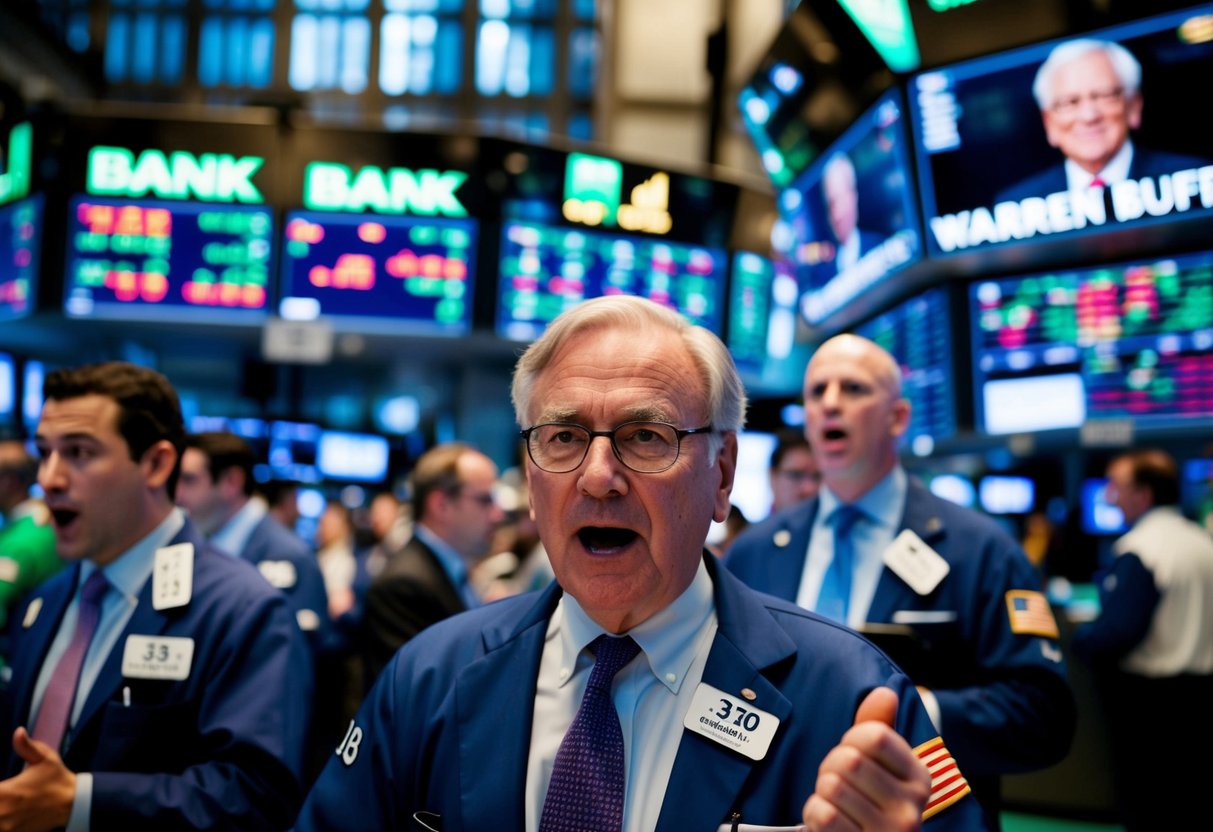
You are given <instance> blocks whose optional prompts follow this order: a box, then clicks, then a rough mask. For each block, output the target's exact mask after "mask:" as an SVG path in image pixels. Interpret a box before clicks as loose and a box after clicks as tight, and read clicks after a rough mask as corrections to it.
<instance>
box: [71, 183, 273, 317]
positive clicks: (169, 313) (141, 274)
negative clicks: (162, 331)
mask: <svg viewBox="0 0 1213 832" xmlns="http://www.w3.org/2000/svg"><path fill="white" fill-rule="evenodd" d="M273 230H274V220H273V214H272V211H271V209H269V208H267V207H265V206H251V205H216V204H209V203H201V202H173V201H169V200H148V199H115V198H106V197H94V196H76V197H73V198H72V200H71V203H70V206H69V210H68V229H67V256H66V260H67V276H66V279H65V285H64V301H63V308H64V311H65V312H66V313H67V314H68V315H69V316H71V317H77V318H92V317H96V318H112V319H118V320H149V321H181V322H195V321H196V322H200V323H232V324H255V323H258V322H260V321H263V320H264V319H265V318H266V317H267V316H268V312H269V309H270V306H269V297H268V286H269V275H270V266H271V263H270V259H271V255H272V251H273V241H274V237H273Z"/></svg>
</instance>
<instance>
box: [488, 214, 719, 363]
mask: <svg viewBox="0 0 1213 832" xmlns="http://www.w3.org/2000/svg"><path fill="white" fill-rule="evenodd" d="M727 265H728V264H727V259H726V254H725V252H724V251H723V250H721V249H717V248H710V247H707V246H696V245H690V244H687V243H675V242H670V241H667V240H659V239H655V238H651V237H639V236H626V235H622V234H607V233H604V232H599V231H583V230H580V229H574V228H566V227H559V226H552V225H538V224H535V223H522V222H507V223H505V224H504V225H503V227H502V232H501V271H500V274H499V276H498V288H497V334H498V335H500V336H502V337H503V338H509V339H511V340H515V341H530V340H533V339H535V338H538V337H539V335H540V334H542V333H543V331H544V329H546V328H547V325H548V324H549V323H551V321H552V320H553V319H554V318H555V317H556V316H557V315H559V314H560V313H561V312H563V311H565V310H566V309H570V308H572V307H573V306H576V305H577V304H578V303H580V302H581V301H583V300H586V299H588V298H595V297H599V296H601V295H611V294H618V295H639V296H641V297H646V298H649V299H650V300H654V301H657V302H658V303H661V304H663V305H665V306H668V307H670V308H672V309H676V310H677V311H679V312H681V313H682V314H683V315H685V316H686V317H687V318H688V319H689V320H691V321H692V322H693V323H696V324H699V325H701V326H704V327H707V328H708V329H710V330H712V331H713V332H716V333H718V334H719V333H720V331H721V326H722V323H723V316H724V312H723V305H724V289H725V275H726V270H727Z"/></svg>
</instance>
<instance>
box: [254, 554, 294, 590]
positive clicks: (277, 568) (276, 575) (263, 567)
mask: <svg viewBox="0 0 1213 832" xmlns="http://www.w3.org/2000/svg"><path fill="white" fill-rule="evenodd" d="M257 569H258V570H259V571H260V572H261V577H263V578H265V580H266V581H268V582H269V585H270V586H272V587H273V588H274V589H290V588H291V587H293V586H294V585H295V582H296V581H297V580H298V575H297V574H296V572H295V564H293V563H291V562H290V561H289V560H263V561H261V563H259V564H257Z"/></svg>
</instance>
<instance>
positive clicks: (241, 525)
mask: <svg viewBox="0 0 1213 832" xmlns="http://www.w3.org/2000/svg"><path fill="white" fill-rule="evenodd" d="M268 513H269V509H268V507H267V506H266V504H265V501H264V500H261V499H259V498H257V497H250V498H249V499H248V500H247V501H246V502H245V504H244V505H243V506H241V507H240V509H239V510H238V511H237V512H236V513H235V514H233V515H232V516H231V517H230V518H228V521H227V522H226V523H224V524H223V526H222V527H221V528H220V529H219V531H217V532H215V533H214V534H213V535H211V543H213V544H214V545H215V546H218V547H219V548H220V549H222V550H223V551H224V552H227V553H228V554H229V555H231V556H232V557H240V553H241V552H243V551H244V547H245V546H247V545H248V540H249V538H250V537H252V536H253V530H254V529H256V528H257V524H258V523H260V522H261V519H262V518H263V517H265V515H266V514H268Z"/></svg>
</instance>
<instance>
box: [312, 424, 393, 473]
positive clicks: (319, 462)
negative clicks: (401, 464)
mask: <svg viewBox="0 0 1213 832" xmlns="http://www.w3.org/2000/svg"><path fill="white" fill-rule="evenodd" d="M388 459H389V448H388V441H387V439H386V438H385V437H382V436H376V435H375V434H373V433H349V432H346V431H336V430H326V431H322V432H321V434H320V439H319V444H318V446H317V449H316V468H317V470H318V471H319V472H320V475H321V476H322V477H324V478H325V479H330V480H351V481H355V482H376V483H377V482H383V481H384V480H385V479H387V473H388Z"/></svg>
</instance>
